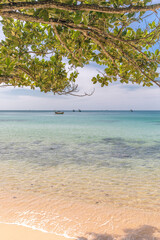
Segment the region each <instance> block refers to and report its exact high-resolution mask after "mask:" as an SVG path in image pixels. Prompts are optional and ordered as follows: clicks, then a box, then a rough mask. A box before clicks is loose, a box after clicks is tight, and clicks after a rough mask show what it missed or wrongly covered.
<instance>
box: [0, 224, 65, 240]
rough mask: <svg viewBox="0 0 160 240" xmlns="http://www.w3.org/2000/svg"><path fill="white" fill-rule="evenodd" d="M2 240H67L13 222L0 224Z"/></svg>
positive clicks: (0, 237)
mask: <svg viewBox="0 0 160 240" xmlns="http://www.w3.org/2000/svg"><path fill="white" fill-rule="evenodd" d="M0 239H1V240H67V238H64V237H61V236H57V235H55V234H51V233H44V232H41V231H38V230H33V229H31V228H27V227H23V226H17V225H12V224H0Z"/></svg>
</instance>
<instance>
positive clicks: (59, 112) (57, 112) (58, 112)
mask: <svg viewBox="0 0 160 240" xmlns="http://www.w3.org/2000/svg"><path fill="white" fill-rule="evenodd" d="M55 114H64V112H61V111H56V112H55Z"/></svg>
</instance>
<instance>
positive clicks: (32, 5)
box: [0, 0, 160, 14]
mask: <svg viewBox="0 0 160 240" xmlns="http://www.w3.org/2000/svg"><path fill="white" fill-rule="evenodd" d="M38 8H42V9H47V8H52V9H58V10H64V11H71V12H76V11H87V12H89V11H93V12H102V13H110V14H122V13H133V12H142V11H143V12H146V11H156V10H157V9H159V8H160V3H157V4H153V5H149V6H133V5H130V6H129V7H121V8H113V7H103V6H99V5H96V4H79V5H70V4H66V3H59V2H56V1H51V0H47V1H33V2H12V3H4V4H0V12H2V11H3V12H4V11H12V10H21V9H23V10H27V9H38Z"/></svg>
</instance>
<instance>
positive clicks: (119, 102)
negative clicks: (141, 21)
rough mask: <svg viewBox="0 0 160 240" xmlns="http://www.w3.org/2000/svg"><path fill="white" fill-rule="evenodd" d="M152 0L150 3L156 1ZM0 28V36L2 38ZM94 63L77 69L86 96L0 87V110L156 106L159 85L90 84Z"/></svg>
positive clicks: (159, 99) (158, 104) (159, 107)
mask: <svg viewBox="0 0 160 240" xmlns="http://www.w3.org/2000/svg"><path fill="white" fill-rule="evenodd" d="M159 2H160V0H154V1H152V3H159ZM2 37H3V35H2V30H1V29H0V39H2ZM97 70H98V66H96V65H89V66H87V67H85V68H83V69H80V74H79V77H78V82H77V83H78V85H79V89H80V92H81V93H83V92H91V91H92V90H93V89H94V88H95V92H94V94H93V95H92V96H90V97H83V98H80V97H73V96H58V95H53V94H52V93H41V92H40V91H39V90H38V89H36V90H30V89H28V88H13V87H7V88H0V110H54V109H57V110H59V109H64V110H70V109H71V110H72V109H79V108H80V109H84V110H87V109H90V110H94V109H96V110H128V109H135V110H160V88H158V87H157V86H153V87H150V88H148V87H142V86H138V85H125V84H123V85H122V84H120V83H118V82H117V83H116V84H110V85H109V86H107V87H103V88H101V87H100V85H99V84H96V85H93V84H92V82H91V81H90V79H91V77H92V76H94V75H95V74H97Z"/></svg>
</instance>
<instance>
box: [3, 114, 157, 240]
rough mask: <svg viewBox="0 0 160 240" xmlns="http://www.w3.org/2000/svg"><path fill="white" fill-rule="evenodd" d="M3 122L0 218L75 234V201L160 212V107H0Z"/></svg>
mask: <svg viewBox="0 0 160 240" xmlns="http://www.w3.org/2000/svg"><path fill="white" fill-rule="evenodd" d="M0 124H1V125H0V166H1V171H0V206H1V207H0V221H1V222H7V223H17V224H22V225H27V226H31V227H33V226H34V227H36V228H38V229H42V230H45V231H49V232H57V233H58V234H63V235H64V233H65V234H66V236H75V235H76V234H75V233H76V231H78V229H80V228H78V227H77V226H78V224H80V222H79V218H78V216H77V217H74V218H76V224H75V222H74V224H68V223H69V222H71V223H72V222H73V219H71V216H72V214H69V209H70V210H71V212H72V205H67V204H70V203H73V204H74V205H75V204H77V206H79V211H80V210H81V209H80V206H82V209H83V210H84V205H85V204H86V206H93V208H94V209H97V211H99V210H100V208H101V207H105V206H114V208H117V209H119V208H125V209H126V208H127V209H134V210H135V211H141V212H152V213H158V212H159V211H160V111H134V112H130V111H82V112H72V111H65V112H64V114H63V115H55V114H54V111H0ZM65 203H67V204H66V205H65ZM78 204H79V205H78ZM60 206H61V207H60ZM62 206H63V207H62ZM65 206H66V208H67V211H66V209H63V208H65ZM69 206H70V207H69ZM74 207H75V206H73V208H74ZM60 208H61V209H60ZM63 210H64V211H63ZM65 214H66V215H65ZM77 214H78V213H77ZM79 214H80V213H79ZM62 215H63V216H62ZM82 215H83V214H82ZM84 215H85V214H84ZM113 217H114V216H113ZM74 220H75V219H74ZM85 221H86V225H87V220H85ZM98 221H99V222H101V219H99V220H97V222H96V224H98ZM90 223H91V220H90ZM57 224H58V225H57ZM62 225H63V227H62ZM101 225H102V224H101ZM72 226H73V228H74V229H72ZM86 229H87V228H86ZM72 230H73V231H72ZM73 232H74V234H73ZM77 234H83V230H82V229H81V231H79V232H78V233H77Z"/></svg>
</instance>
